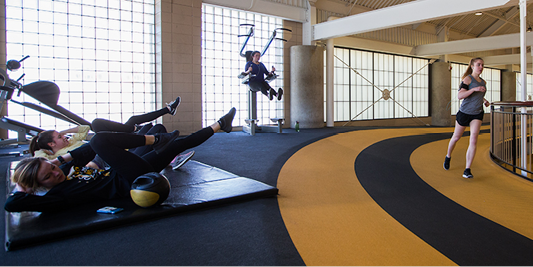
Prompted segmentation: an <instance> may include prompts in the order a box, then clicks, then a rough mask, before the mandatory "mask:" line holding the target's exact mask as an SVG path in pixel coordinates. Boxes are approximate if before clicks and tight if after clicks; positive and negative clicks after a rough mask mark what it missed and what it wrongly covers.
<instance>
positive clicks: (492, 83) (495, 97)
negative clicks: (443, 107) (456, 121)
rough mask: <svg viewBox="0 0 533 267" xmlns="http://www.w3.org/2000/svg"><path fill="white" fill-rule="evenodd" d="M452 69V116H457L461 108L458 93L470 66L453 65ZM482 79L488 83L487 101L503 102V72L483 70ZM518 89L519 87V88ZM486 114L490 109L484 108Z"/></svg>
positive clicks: (489, 69)
mask: <svg viewBox="0 0 533 267" xmlns="http://www.w3.org/2000/svg"><path fill="white" fill-rule="evenodd" d="M451 67H452V82H451V85H452V88H451V100H450V114H452V115H455V114H457V111H459V107H460V106H461V100H459V99H458V98H457V92H459V86H460V85H461V81H462V79H461V78H462V77H463V74H464V73H465V71H466V69H467V68H468V64H460V63H451ZM481 78H483V80H485V82H487V85H486V87H487V93H485V99H487V100H488V101H489V102H495V101H500V100H501V89H500V88H501V71H500V70H498V69H493V68H487V67H485V68H484V69H483V72H482V73H481ZM517 88H518V87H517ZM483 110H484V111H485V113H490V107H485V106H483Z"/></svg>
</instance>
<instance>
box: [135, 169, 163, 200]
mask: <svg viewBox="0 0 533 267" xmlns="http://www.w3.org/2000/svg"><path fill="white" fill-rule="evenodd" d="M169 193H170V183H169V181H168V179H167V178H166V177H165V176H163V175H161V174H160V173H158V172H149V173H146V174H143V175H141V176H139V177H137V179H135V181H133V184H132V185H131V190H130V195H131V199H133V202H135V204H137V205H139V206H141V207H143V208H148V207H151V206H153V205H159V204H161V203H163V201H165V200H166V199H167V197H168V194H169Z"/></svg>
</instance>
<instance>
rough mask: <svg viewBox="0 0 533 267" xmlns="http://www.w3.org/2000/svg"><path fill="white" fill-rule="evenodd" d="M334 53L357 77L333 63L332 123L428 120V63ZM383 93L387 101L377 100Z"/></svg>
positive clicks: (357, 52) (353, 52) (359, 52)
mask: <svg viewBox="0 0 533 267" xmlns="http://www.w3.org/2000/svg"><path fill="white" fill-rule="evenodd" d="M334 53H335V56H336V57H338V58H340V59H341V60H342V61H344V62H345V63H346V64H348V65H349V66H350V67H351V68H353V69H355V70H357V72H358V73H359V74H360V75H359V74H357V73H355V72H354V71H353V70H351V69H350V67H348V66H346V65H345V64H344V63H343V62H341V61H340V60H339V59H337V58H335V59H334V68H335V77H334V112H335V116H334V120H335V121H349V120H351V119H353V120H372V119H391V118H409V117H412V116H413V114H414V115H415V116H417V117H422V116H428V114H429V105H428V102H429V90H428V88H429V67H428V66H427V63H428V60H426V59H419V58H413V57H406V56H398V55H391V54H384V53H377V52H369V51H362V50H356V49H348V48H339V47H336V48H335V49H334ZM324 57H325V53H324ZM324 69H325V68H324ZM324 73H325V72H324ZM363 77H364V78H363ZM373 84H374V85H375V86H376V87H377V88H379V89H380V90H378V89H377V88H376V87H374V85H373ZM384 90H388V91H389V92H390V98H389V99H388V100H385V99H380V98H382V96H383V93H382V91H384ZM324 92H325V90H324ZM324 94H325V93H324ZM378 100H379V101H378ZM395 101H396V102H395ZM324 106H325V103H324Z"/></svg>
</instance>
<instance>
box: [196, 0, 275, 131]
mask: <svg viewBox="0 0 533 267" xmlns="http://www.w3.org/2000/svg"><path fill="white" fill-rule="evenodd" d="M202 7H203V8H202V16H203V19H202V21H203V23H202V31H203V35H202V68H203V73H204V74H203V77H202V84H203V86H202V91H203V92H202V94H203V100H202V110H203V112H202V124H203V126H204V127H205V126H207V125H209V124H211V123H212V122H213V121H216V120H218V119H219V117H220V115H221V114H224V113H225V112H227V111H228V110H229V109H230V108H231V107H235V108H236V109H237V113H236V115H235V119H234V120H233V126H242V125H243V124H244V123H245V121H244V120H245V119H247V118H248V87H247V86H246V85H244V84H242V83H241V82H242V80H240V79H239V78H237V76H238V75H239V74H240V73H241V72H243V71H244V66H245V64H246V60H245V59H244V58H243V57H241V56H240V54H239V52H240V49H241V46H242V43H243V42H244V41H245V39H246V37H238V36H239V35H244V34H247V33H248V31H249V27H248V26H243V27H240V26H239V25H241V24H253V25H255V27H254V36H253V37H252V38H250V40H249V42H248V44H247V45H246V47H245V51H248V50H251V51H255V50H257V51H263V47H264V46H265V45H266V44H267V42H268V40H269V39H270V36H271V35H272V32H273V31H274V29H276V28H281V27H283V21H282V20H281V19H279V18H274V17H269V16H264V15H259V14H255V13H250V12H244V11H238V10H233V9H228V8H221V7H217V6H212V5H207V4H204V5H203V6H202ZM280 34H283V33H282V32H278V33H277V35H276V37H277V38H283V37H282V35H280ZM260 61H261V62H263V64H265V66H266V67H267V69H268V70H270V68H271V67H272V66H275V68H276V73H277V74H278V75H279V74H281V73H283V43H282V42H281V41H276V40H274V41H273V42H272V44H271V45H270V47H269V48H268V50H267V51H266V53H265V55H263V56H262V57H261V60H260ZM270 86H272V87H273V88H275V89H277V88H280V87H282V86H283V77H281V76H280V77H278V78H277V79H276V80H274V81H272V82H271V83H270ZM283 102H284V100H283V99H282V101H278V100H273V101H270V100H269V99H268V97H266V96H264V95H263V94H261V92H258V93H257V119H259V123H260V124H269V123H271V122H270V118H274V117H284V111H283Z"/></svg>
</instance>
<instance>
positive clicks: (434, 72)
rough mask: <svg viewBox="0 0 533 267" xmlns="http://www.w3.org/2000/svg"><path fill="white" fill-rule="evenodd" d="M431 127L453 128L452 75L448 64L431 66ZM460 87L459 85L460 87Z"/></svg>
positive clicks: (441, 63) (438, 63) (436, 63)
mask: <svg viewBox="0 0 533 267" xmlns="http://www.w3.org/2000/svg"><path fill="white" fill-rule="evenodd" d="M430 80H431V125H432V126H453V124H452V123H453V122H452V116H451V113H450V109H449V105H448V103H450V100H451V91H450V90H451V80H452V74H451V71H450V64H449V63H448V62H435V63H433V64H432V65H431V73H430ZM458 86H459V85H458Z"/></svg>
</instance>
